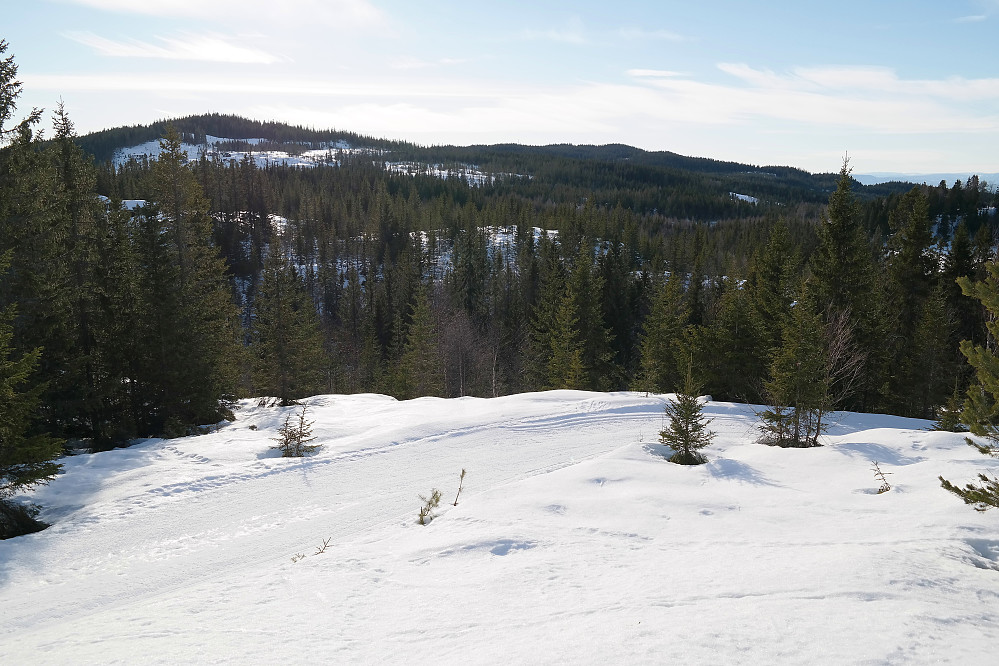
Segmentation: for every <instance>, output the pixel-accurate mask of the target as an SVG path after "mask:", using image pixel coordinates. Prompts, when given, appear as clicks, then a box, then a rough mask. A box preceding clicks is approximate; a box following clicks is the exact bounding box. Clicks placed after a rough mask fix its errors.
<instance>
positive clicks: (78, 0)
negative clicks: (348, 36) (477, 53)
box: [50, 0, 385, 27]
mask: <svg viewBox="0 0 999 666" xmlns="http://www.w3.org/2000/svg"><path fill="white" fill-rule="evenodd" d="M51 1H55V2H61V3H64V4H76V5H83V6H86V7H91V8H94V9H100V10H104V11H108V12H116V13H121V14H140V15H145V16H159V17H172V18H200V19H217V20H224V21H231V20H232V19H233V17H252V19H253V20H254V21H278V22H282V23H301V22H302V21H303V19H306V20H307V21H308V23H309V24H310V25H316V24H323V25H340V26H355V27H356V26H377V25H381V24H382V23H383V22H384V20H385V16H384V14H383V12H382V11H381V10H380V9H378V8H377V7H376V6H375V5H373V4H372V3H371V2H370V0H281V2H275V1H274V0H50V2H51Z"/></svg>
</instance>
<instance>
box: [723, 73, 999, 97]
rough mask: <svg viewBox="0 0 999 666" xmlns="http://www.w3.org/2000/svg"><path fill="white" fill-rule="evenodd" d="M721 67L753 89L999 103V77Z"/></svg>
mask: <svg viewBox="0 0 999 666" xmlns="http://www.w3.org/2000/svg"><path fill="white" fill-rule="evenodd" d="M718 68H719V69H720V70H721V71H723V72H725V73H727V74H730V75H732V76H734V77H736V78H738V79H741V80H742V81H744V82H745V83H748V84H750V86H751V87H754V88H759V89H762V90H787V91H799V92H814V93H822V94H829V95H831V94H833V93H836V94H839V93H853V94H864V95H869V96H875V97H883V98H889V97H899V96H904V97H908V98H912V99H915V100H916V101H918V100H919V99H926V98H935V99H938V100H940V101H941V102H948V101H949V102H954V101H962V102H974V101H987V100H999V78H991V79H965V78H962V77H950V78H947V79H901V78H899V76H898V74H897V73H896V72H895V70H893V69H891V68H888V67H796V68H793V69H791V70H790V71H789V72H788V73H786V74H778V73H775V72H773V71H772V70H768V69H755V68H753V67H750V66H749V65H746V64H743V63H721V64H719V65H718Z"/></svg>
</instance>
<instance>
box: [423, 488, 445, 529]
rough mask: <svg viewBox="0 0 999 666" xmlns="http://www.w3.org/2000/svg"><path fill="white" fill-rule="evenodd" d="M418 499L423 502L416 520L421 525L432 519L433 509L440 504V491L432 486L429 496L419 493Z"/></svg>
mask: <svg viewBox="0 0 999 666" xmlns="http://www.w3.org/2000/svg"><path fill="white" fill-rule="evenodd" d="M420 501H421V502H423V506H421V507H420V515H419V518H418V519H417V522H419V523H420V524H421V525H426V524H427V523H429V522H430V521H431V520H433V519H434V517H435V516H434V509H436V508H437V507H438V506H440V503H441V491H439V490H437V489H436V488H434V489H432V490H431V491H430V497H424V496H423V495H420Z"/></svg>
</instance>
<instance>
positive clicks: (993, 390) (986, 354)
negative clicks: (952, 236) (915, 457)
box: [940, 261, 999, 511]
mask: <svg viewBox="0 0 999 666" xmlns="http://www.w3.org/2000/svg"><path fill="white" fill-rule="evenodd" d="M985 270H986V271H987V274H988V277H986V279H985V280H984V281H981V282H972V281H971V279H970V278H968V277H962V278H959V279H958V284H960V285H961V290H962V291H963V292H964V294H965V295H966V296H970V297H973V298H975V299H977V300H978V301H980V302H981V303H982V305H983V306H984V307H985V310H986V311H987V312H988V314H989V317H988V321H987V323H986V327H987V329H988V333H989V336H990V337H991V339H992V340H996V339H999V318H997V317H996V315H999V264H996V262H994V261H990V262H988V263H987V264H985ZM961 353H962V354H964V356H965V358H967V359H968V363H969V364H970V365H971V367H972V368H974V371H975V378H974V382H973V383H972V385H971V387H969V388H968V391H967V397H966V399H965V401H964V408H963V410H962V412H961V420H962V421H963V422H964V423H965V424H967V426H968V428H969V429H970V430H971V432H972V434H974V435H978V436H979V437H984V438H985V439H986V440H987V441H986V443H985V444H979V443H978V442H975V441H973V440H971V439H970V438H969V439H967V442H968V444H969V445H970V446H973V447H974V448H975V449H977V450H978V451H979V452H980V453H982V454H984V455H989V456H992V457H999V425H997V423H999V356H997V355H996V353H995V351H994V349H992V348H991V347H984V346H982V345H977V344H974V343H973V342H972V341H971V340H964V341H962V342H961ZM978 479H979V483H977V484H975V483H969V484H967V485H965V487H964V488H961V487H959V486H956V485H954V484H952V483H951V482H950V481H948V480H946V479H944V478H943V477H940V483H941V485H942V486H943V488H944V489H946V490H948V491H950V492H952V493H954V494H955V495H957V496H958V497H960V498H961V499H962V500H964V502H965V504H970V505H972V506H973V507H974V508H975V509H977V510H979V511H985V510H986V509H989V508H992V507H999V479H997V478H996V477H995V476H989V475H987V474H983V473H982V474H979V475H978Z"/></svg>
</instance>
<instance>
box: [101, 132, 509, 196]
mask: <svg viewBox="0 0 999 666" xmlns="http://www.w3.org/2000/svg"><path fill="white" fill-rule="evenodd" d="M234 141H237V142H245V143H247V144H249V145H251V146H257V145H260V144H261V143H265V142H267V139H261V138H249V139H226V138H223V137H217V136H211V135H208V136H206V137H205V143H204V144H192V143H181V145H180V148H181V151H182V152H183V153H184V154H185V155H186V156H187V159H188V161H194V160H198V159H200V158H201V155H202V153H204V154H205V155H206V156H207V157H208V158H209V159H213V158H215V157H218V158H219V159H222V160H223V161H226V162H229V161H236V162H241V161H242V160H243V159H245V158H249V159H252V160H253V162H254V163H255V164H256V166H257V167H258V168H261V169H263V168H266V167H268V166H270V165H284V166H293V167H314V166H317V165H320V164H327V165H333V166H339V165H340V162H339V159H338V157H339V156H340V155H368V156H374V157H379V156H383V155H385V154H386V151H384V150H380V149H376V148H363V147H361V148H355V147H351V146H350V144H348V143H347V142H345V141H343V140H339V141H336V142H331V143H326V144H321V145H320V147H319V148H312V149H309V150H302V151H297V150H296V151H294V153H295V154H292V153H289V152H288V151H286V150H254V151H249V152H248V151H238V150H229V149H228V148H227V147H226V144H230V143H231V142H234ZM283 145H289V144H283ZM295 145H297V146H301V145H302V144H295ZM160 151H161V148H160V143H159V141H148V142H146V143H142V144H139V145H136V146H131V147H129V148H121V149H118V150H117V151H115V156H114V160H113V162H114V165H115V166H116V167H120V166H122V165H123V164H125V163H127V162H128V161H130V160H141V159H151V160H154V159H158V158H159V155H160ZM375 164H382V162H376V163H375ZM384 167H385V170H386V171H389V172H392V173H399V174H403V175H409V176H415V175H418V174H421V175H427V176H433V177H436V178H441V179H446V178H449V177H455V178H464V179H465V180H466V182H468V183H469V184H470V185H472V186H474V187H481V186H483V185H488V184H492V183H494V182H496V179H497V178H498V177H518V178H522V177H525V176H521V175H519V174H512V173H502V174H494V173H486V172H484V171H481V170H479V169H478V168H477V167H475V166H473V165H468V164H457V165H453V166H452V167H445V166H444V165H442V164H422V163H417V162H384Z"/></svg>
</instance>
